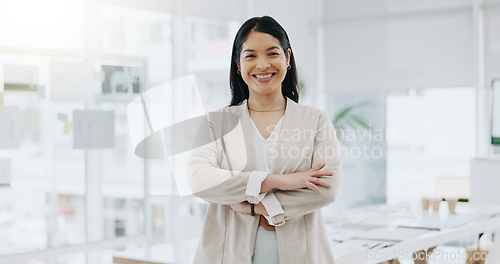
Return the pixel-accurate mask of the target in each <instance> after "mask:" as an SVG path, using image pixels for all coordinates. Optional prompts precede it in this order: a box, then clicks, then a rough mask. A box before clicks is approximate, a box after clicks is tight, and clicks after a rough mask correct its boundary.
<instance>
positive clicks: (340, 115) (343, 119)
mask: <svg viewBox="0 0 500 264" xmlns="http://www.w3.org/2000/svg"><path fill="white" fill-rule="evenodd" d="M369 105H370V102H369V101H362V102H359V103H355V104H352V105H348V106H345V107H343V108H341V109H340V110H339V111H338V112H337V113H336V114H335V115H334V117H333V119H332V124H333V127H335V130H336V131H337V137H338V138H339V140H341V141H342V139H343V137H342V133H344V131H346V130H347V129H357V128H363V129H366V130H371V127H370V125H369V124H368V121H366V119H365V118H364V117H363V116H362V115H361V114H360V113H359V110H361V109H363V108H366V107H367V106H369Z"/></svg>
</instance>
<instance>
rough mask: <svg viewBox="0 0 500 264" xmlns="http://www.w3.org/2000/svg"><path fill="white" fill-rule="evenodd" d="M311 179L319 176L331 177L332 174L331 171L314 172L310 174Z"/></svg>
mask: <svg viewBox="0 0 500 264" xmlns="http://www.w3.org/2000/svg"><path fill="white" fill-rule="evenodd" d="M310 176H311V177H320V176H333V172H331V171H315V172H313V173H311V175H310Z"/></svg>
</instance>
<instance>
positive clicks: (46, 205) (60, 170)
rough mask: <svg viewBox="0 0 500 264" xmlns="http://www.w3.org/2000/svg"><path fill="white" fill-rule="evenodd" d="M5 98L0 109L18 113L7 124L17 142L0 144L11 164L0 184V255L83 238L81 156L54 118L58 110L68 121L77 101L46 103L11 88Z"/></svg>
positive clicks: (0, 153) (0, 151)
mask: <svg viewBox="0 0 500 264" xmlns="http://www.w3.org/2000/svg"><path fill="white" fill-rule="evenodd" d="M4 101H5V105H6V107H5V108H3V109H2V110H1V111H4V110H7V109H15V111H14V112H12V113H15V112H17V113H18V114H17V115H15V114H14V115H8V117H10V118H9V120H7V121H8V122H7V123H8V125H7V126H8V127H9V128H14V130H13V132H14V134H13V136H14V137H13V138H18V140H19V144H18V145H17V146H14V145H15V144H14V145H11V146H10V147H9V149H5V148H4V149H0V158H2V159H6V160H10V161H11V165H12V166H11V178H12V182H11V183H12V184H11V186H10V187H4V188H0V196H1V199H0V208H3V209H2V210H0V211H1V213H0V233H1V234H3V235H1V236H0V255H4V254H14V253H21V252H27V251H33V250H42V249H46V248H50V247H56V246H62V245H74V244H80V243H84V241H85V235H84V230H85V223H84V221H83V219H84V212H85V210H84V206H83V205H84V203H83V195H84V193H85V175H84V173H85V169H84V168H85V167H84V155H83V152H81V151H78V150H74V149H73V146H72V139H71V136H70V135H69V134H68V133H66V132H67V131H65V129H64V122H63V121H61V120H58V113H66V118H67V119H68V120H71V118H72V116H71V112H70V109H72V108H74V107H81V105H79V104H47V103H46V101H45V99H44V98H40V94H38V93H37V91H20V90H11V87H10V88H9V87H8V88H7V89H6V90H5V91H4ZM4 117H5V116H4ZM0 119H1V118H0ZM0 122H2V124H6V123H5V122H6V120H5V119H2V120H0ZM16 127H17V128H18V130H16ZM4 128H5V127H4ZM5 139H6V138H2V140H5ZM9 141H10V140H9V139H7V140H5V141H3V143H2V145H3V146H4V147H5V143H6V142H7V143H8V142H9ZM26 237H30V239H26Z"/></svg>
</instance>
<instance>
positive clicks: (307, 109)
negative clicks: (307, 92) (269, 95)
mask: <svg viewBox="0 0 500 264" xmlns="http://www.w3.org/2000/svg"><path fill="white" fill-rule="evenodd" d="M288 102H289V103H290V106H291V107H292V109H293V112H294V113H293V114H294V115H296V116H297V115H300V116H303V117H307V118H313V117H318V118H321V117H323V118H328V114H327V113H326V112H325V111H324V110H321V109H319V108H316V107H314V106H310V105H304V104H299V103H296V102H294V101H292V100H290V99H289V100H288Z"/></svg>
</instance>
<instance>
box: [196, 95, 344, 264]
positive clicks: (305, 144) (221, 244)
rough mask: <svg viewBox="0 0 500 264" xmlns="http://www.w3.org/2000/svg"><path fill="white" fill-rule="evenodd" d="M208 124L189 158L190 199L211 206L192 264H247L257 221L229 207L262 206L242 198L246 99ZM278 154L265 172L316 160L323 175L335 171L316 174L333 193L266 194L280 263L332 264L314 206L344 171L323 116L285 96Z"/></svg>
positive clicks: (247, 168) (248, 146) (247, 150)
mask: <svg viewBox="0 0 500 264" xmlns="http://www.w3.org/2000/svg"><path fill="white" fill-rule="evenodd" d="M208 120H209V121H205V122H204V123H203V124H202V125H201V126H200V129H199V130H198V132H197V138H196V140H195V146H199V147H198V148H196V149H195V150H193V151H192V152H191V153H190V158H189V163H188V164H189V165H188V183H189V186H190V187H191V190H192V192H193V194H194V195H195V196H197V197H200V198H202V199H204V200H206V201H207V202H209V203H210V204H209V206H208V210H207V213H206V217H205V222H204V226H203V231H202V236H201V239H200V244H199V245H198V249H197V252H196V255H195V260H194V263H203V264H219V263H221V264H251V263H252V255H253V249H254V244H255V236H256V232H257V227H258V221H259V217H258V216H255V217H253V216H251V215H248V214H240V213H236V212H235V211H233V210H232V209H231V207H230V206H228V205H229V204H234V203H240V202H242V201H249V202H253V203H258V202H259V201H260V198H259V199H257V198H258V197H249V196H247V195H246V186H247V183H248V179H249V175H250V173H251V172H252V171H254V168H255V161H254V158H253V155H252V153H254V152H253V147H254V144H253V142H252V140H253V137H252V136H251V133H252V130H251V129H252V128H251V123H250V116H249V114H248V108H247V101H246V100H245V101H243V103H241V104H240V105H238V106H231V107H225V108H223V109H221V110H220V111H218V112H215V113H211V114H209V118H208ZM222 135H223V136H222ZM276 149H277V151H276V152H277V153H276V154H277V158H276V159H275V160H274V166H273V168H275V171H271V172H269V173H281V174H285V173H293V172H297V171H304V170H307V169H310V168H311V167H312V166H313V165H316V164H318V163H320V162H325V163H326V166H325V167H324V168H323V170H328V171H333V173H334V175H333V176H324V177H322V178H323V179H324V180H325V181H328V182H329V183H331V184H332V188H324V187H322V186H319V188H320V189H321V191H322V193H321V194H317V193H315V192H313V191H311V190H309V189H299V190H293V191H281V190H273V191H271V192H273V194H274V196H275V197H276V199H277V200H278V201H279V203H280V204H281V206H282V208H283V211H284V215H281V217H283V218H284V219H283V220H284V221H285V222H284V224H283V225H280V226H277V227H276V236H277V239H278V253H279V259H280V263H285V264H293V263H297V264H306V263H309V264H321V263H328V264H331V263H333V255H332V252H331V248H330V244H329V242H328V239H327V237H326V233H325V229H324V225H323V219H322V216H321V210H320V209H321V208H322V207H324V206H327V205H329V204H330V203H332V202H333V201H334V199H335V196H336V194H337V191H338V188H339V184H340V178H341V174H342V163H341V159H340V157H339V145H338V140H337V137H336V135H335V130H334V128H333V126H332V123H331V121H330V120H329V119H328V116H327V115H326V114H325V113H324V112H323V111H321V110H318V109H315V108H313V107H309V106H304V105H299V104H297V103H295V102H293V101H292V100H290V99H287V107H286V111H285V116H284V119H283V123H282V128H281V133H280V138H279V139H278V145H277V148H276ZM261 198H262V197H261ZM256 199H257V200H256Z"/></svg>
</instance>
